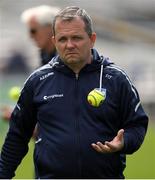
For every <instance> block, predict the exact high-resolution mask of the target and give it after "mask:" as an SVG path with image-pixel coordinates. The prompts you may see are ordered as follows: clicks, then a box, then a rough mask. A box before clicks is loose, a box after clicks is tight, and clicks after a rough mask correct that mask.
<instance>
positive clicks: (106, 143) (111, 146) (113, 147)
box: [105, 141, 117, 152]
mask: <svg viewBox="0 0 155 180" xmlns="http://www.w3.org/2000/svg"><path fill="white" fill-rule="evenodd" d="M105 145H106V146H108V147H109V149H110V150H111V152H115V151H116V150H117V148H116V146H115V145H113V144H112V143H111V142H108V141H106V142H105Z"/></svg>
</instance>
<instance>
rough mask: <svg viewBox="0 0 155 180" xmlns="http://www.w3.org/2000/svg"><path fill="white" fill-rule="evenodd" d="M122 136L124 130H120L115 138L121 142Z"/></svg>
mask: <svg viewBox="0 0 155 180" xmlns="http://www.w3.org/2000/svg"><path fill="white" fill-rule="evenodd" d="M123 135H124V129H120V130H119V131H118V133H117V138H118V139H119V140H122V139H123Z"/></svg>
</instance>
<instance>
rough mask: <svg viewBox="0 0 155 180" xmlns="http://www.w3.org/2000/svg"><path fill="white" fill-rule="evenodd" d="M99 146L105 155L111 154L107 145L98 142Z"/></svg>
mask: <svg viewBox="0 0 155 180" xmlns="http://www.w3.org/2000/svg"><path fill="white" fill-rule="evenodd" d="M97 145H98V146H99V147H100V149H101V150H102V152H103V153H107V152H111V150H110V148H109V147H108V146H107V145H104V144H102V143H101V142H97Z"/></svg>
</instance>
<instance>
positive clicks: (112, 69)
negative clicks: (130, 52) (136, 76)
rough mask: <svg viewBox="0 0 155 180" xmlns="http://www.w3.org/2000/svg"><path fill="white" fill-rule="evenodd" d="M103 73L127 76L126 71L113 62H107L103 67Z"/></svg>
mask: <svg viewBox="0 0 155 180" xmlns="http://www.w3.org/2000/svg"><path fill="white" fill-rule="evenodd" d="M105 73H108V74H111V75H112V76H114V77H122V78H123V77H125V78H126V77H128V75H127V74H126V72H125V71H124V70H123V69H122V68H120V67H119V66H117V65H115V64H109V65H108V66H106V67H105Z"/></svg>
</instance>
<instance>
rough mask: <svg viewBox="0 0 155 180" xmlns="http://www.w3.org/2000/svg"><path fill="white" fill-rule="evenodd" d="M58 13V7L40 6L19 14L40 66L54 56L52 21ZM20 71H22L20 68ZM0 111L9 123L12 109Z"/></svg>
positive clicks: (8, 107) (5, 107) (6, 108)
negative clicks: (38, 55) (36, 52)
mask: <svg viewBox="0 0 155 180" xmlns="http://www.w3.org/2000/svg"><path fill="white" fill-rule="evenodd" d="M59 11H60V9H59V8H58V7H54V6H48V5H41V6H36V7H32V8H29V9H26V10H24V11H23V13H22V14H21V20H22V22H23V23H24V24H25V25H26V27H27V29H28V33H29V35H30V38H31V39H32V40H33V41H34V42H35V45H36V46H37V47H38V48H39V51H40V58H41V62H40V65H41V66H42V65H45V64H47V63H48V62H49V61H50V60H51V59H52V58H53V57H54V56H55V55H56V48H55V45H54V44H53V42H52V36H53V30H52V21H53V18H54V16H55V15H56V14H57V13H58V12H59ZM12 63H13V61H12ZM20 69H21V70H22V68H20ZM12 71H14V69H12ZM0 111H1V118H2V119H3V120H6V121H9V118H10V115H11V112H12V108H11V107H10V106H7V105H5V106H3V107H2V108H1V109H0Z"/></svg>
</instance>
